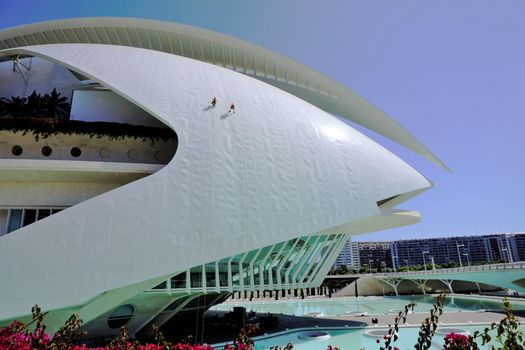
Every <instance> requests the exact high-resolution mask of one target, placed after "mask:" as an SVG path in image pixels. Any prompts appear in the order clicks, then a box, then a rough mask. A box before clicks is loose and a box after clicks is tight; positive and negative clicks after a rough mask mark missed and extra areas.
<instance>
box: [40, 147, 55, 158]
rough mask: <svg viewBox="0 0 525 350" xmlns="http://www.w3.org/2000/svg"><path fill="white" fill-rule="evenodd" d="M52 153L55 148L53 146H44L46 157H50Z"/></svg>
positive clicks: (43, 152)
mask: <svg viewBox="0 0 525 350" xmlns="http://www.w3.org/2000/svg"><path fill="white" fill-rule="evenodd" d="M51 153H53V150H52V149H51V147H49V146H44V147H42V155H43V156H44V157H49V156H50V155H51Z"/></svg>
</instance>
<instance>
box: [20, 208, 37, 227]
mask: <svg viewBox="0 0 525 350" xmlns="http://www.w3.org/2000/svg"><path fill="white" fill-rule="evenodd" d="M35 220H36V209H25V210H24V224H23V225H22V226H27V225H31V224H32V223H33V222H35Z"/></svg>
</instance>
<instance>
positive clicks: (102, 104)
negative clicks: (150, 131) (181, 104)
mask: <svg viewBox="0 0 525 350" xmlns="http://www.w3.org/2000/svg"><path fill="white" fill-rule="evenodd" d="M70 119H72V120H85V121H105V122H118V123H128V124H135V125H148V126H159V127H165V126H166V125H165V124H163V123H161V122H160V121H159V120H158V119H155V118H153V117H151V116H150V115H149V114H148V113H146V112H145V111H144V110H142V109H140V108H139V107H137V106H136V105H134V104H133V103H131V102H129V101H128V100H126V99H124V98H122V97H120V96H119V95H117V94H115V93H114V92H112V91H96V90H95V91H92V90H89V91H88V90H75V91H73V102H72V105H71V117H70Z"/></svg>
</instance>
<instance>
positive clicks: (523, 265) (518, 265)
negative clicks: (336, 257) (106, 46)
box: [326, 261, 525, 279]
mask: <svg viewBox="0 0 525 350" xmlns="http://www.w3.org/2000/svg"><path fill="white" fill-rule="evenodd" d="M510 269H525V261H518V262H512V263H502V264H487V265H474V266H463V267H454V268H446V269H428V270H426V271H425V270H421V271H398V272H377V273H366V274H353V275H331V276H327V277H326V278H330V279H336V278H345V277H360V276H375V277H381V276H384V277H397V276H413V275H439V274H448V273H458V272H460V273H462V272H480V271H494V270H510Z"/></svg>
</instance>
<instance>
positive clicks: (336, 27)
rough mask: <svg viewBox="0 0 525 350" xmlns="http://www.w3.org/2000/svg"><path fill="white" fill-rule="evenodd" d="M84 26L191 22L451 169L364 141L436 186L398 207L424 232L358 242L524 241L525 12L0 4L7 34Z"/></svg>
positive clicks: (477, 7) (524, 7) (443, 1)
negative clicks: (71, 23)
mask: <svg viewBox="0 0 525 350" xmlns="http://www.w3.org/2000/svg"><path fill="white" fill-rule="evenodd" d="M87 16H128V17H143V18H155V19H160V20H166V21H173V22H179V23H185V24H190V25H195V26H200V27H205V28H208V29H211V30H215V31H219V32H223V33H226V34H229V35H233V36H236V37H239V38H241V39H245V40H248V41H250V42H253V43H255V44H259V45H261V46H264V47H266V48H269V49H272V50H274V51H277V52H279V53H281V54H284V55H286V56H288V57H290V58H292V59H295V60H297V61H299V62H302V63H304V64H306V65H308V66H310V67H312V68H314V69H315V70H317V71H319V72H321V73H323V74H325V75H327V76H329V77H331V78H332V79H335V80H337V81H338V82H340V83H342V84H343V85H345V86H347V87H349V88H350V89H352V90H353V91H355V92H357V93H358V94H360V95H361V96H362V97H364V98H365V99H367V100H368V101H370V102H372V103H373V104H374V105H376V106H377V107H379V108H380V109H382V110H384V111H385V112H387V113H388V114H389V115H390V116H392V117H393V118H394V119H396V120H397V121H398V122H399V123H400V124H401V125H403V126H404V127H405V128H406V129H408V130H409V131H410V132H411V133H412V134H413V135H415V136H416V137H417V138H418V139H419V140H421V141H422V142H423V143H424V144H425V145H427V146H428V147H429V148H430V149H431V150H432V151H433V152H434V153H435V154H436V155H437V156H438V157H439V158H440V159H441V160H443V161H444V162H445V163H446V164H447V165H448V166H449V167H450V168H452V169H453V171H454V173H453V174H449V173H447V172H445V171H444V170H442V169H441V168H438V167H437V166H436V165H434V164H433V163H430V162H428V161H426V160H425V159H422V158H420V157H418V156H417V155H414V154H412V153H411V152H410V151H408V150H405V149H403V148H401V147H399V146H397V145H395V144H392V143H391V142H388V141H387V140H384V139H383V138H380V137H378V136H377V135H374V134H371V133H369V132H367V134H368V135H371V136H372V137H373V138H374V139H375V140H377V141H379V142H380V143H382V144H384V145H385V146H386V147H387V148H389V149H391V150H393V151H394V153H396V154H397V155H399V156H400V157H401V158H403V159H405V160H406V161H408V162H409V163H410V164H411V165H413V166H414V167H416V168H417V169H418V170H420V171H421V172H422V173H423V174H424V175H425V176H427V177H428V178H429V179H430V180H432V181H433V182H434V183H435V184H436V187H435V188H433V189H431V190H429V191H427V192H426V193H423V194H422V195H420V196H418V197H417V198H415V199H413V200H411V201H409V202H406V203H404V204H403V205H401V206H400V207H401V208H404V209H416V210H418V211H420V212H421V214H422V216H423V220H422V222H421V223H420V224H416V225H413V226H409V227H405V228H401V229H396V230H390V231H384V232H379V233H374V234H367V235H363V236H360V237H358V238H357V239H358V240H374V239H378V240H381V239H384V240H394V239H401V238H414V237H421V236H427V237H434V236H449V235H463V234H484V233H496V232H513V231H525V183H524V182H525V135H524V133H525V127H524V126H525V122H524V117H525V45H524V37H525V20H524V18H525V1H522V0H515V1H511V0H498V1H483V0H472V1H466V0H464V1H455V0H448V1H447V0H435V1H430V0H429V1H421V0H399V1H388V0H384V1H375V0H366V1H365V0H362V1H350V0H340V1H329V0H323V1H306V0H287V1H283V0H265V1H258V0H257V1H254V0H252V1H246V0H238V1H217V0H214V1H197V0H191V1H176V0H164V1H160V0H158V1H153V0H148V1H145V0H144V1H138V0H122V1H115V0H103V1H101V0H89V1H88V0H85V1H80V0H46V1H42V0H34V1H29V0H16V1H12V0H0V28H7V27H11V26H16V25H21V24H25V23H32V22H37V21H42V20H49V19H57V18H69V17H87ZM360 130H362V129H360Z"/></svg>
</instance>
